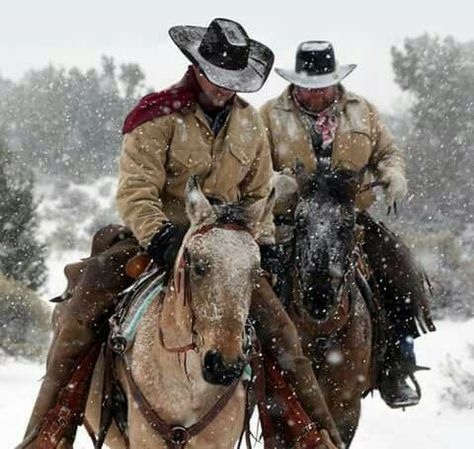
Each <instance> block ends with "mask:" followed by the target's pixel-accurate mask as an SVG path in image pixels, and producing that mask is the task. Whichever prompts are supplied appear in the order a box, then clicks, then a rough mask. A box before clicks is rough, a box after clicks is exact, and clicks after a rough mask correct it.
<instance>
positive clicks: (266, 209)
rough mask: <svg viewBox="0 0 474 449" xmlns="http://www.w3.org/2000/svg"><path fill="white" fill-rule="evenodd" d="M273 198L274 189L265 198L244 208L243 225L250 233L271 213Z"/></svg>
mask: <svg viewBox="0 0 474 449" xmlns="http://www.w3.org/2000/svg"><path fill="white" fill-rule="evenodd" d="M275 197H276V195H275V189H272V191H271V192H270V195H269V196H268V197H267V198H261V199H259V200H257V201H255V202H253V203H252V204H249V205H248V206H246V207H245V223H246V224H247V225H248V227H249V228H250V229H251V230H252V231H253V230H257V229H258V223H259V222H260V221H261V220H262V218H264V217H266V216H267V215H268V214H270V213H272V212H273V207H274V206H275Z"/></svg>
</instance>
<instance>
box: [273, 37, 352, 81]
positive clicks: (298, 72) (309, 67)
mask: <svg viewBox="0 0 474 449" xmlns="http://www.w3.org/2000/svg"><path fill="white" fill-rule="evenodd" d="M356 67H357V65H356V64H348V65H338V64H337V61H336V56H335V53H334V47H333V45H332V44H331V42H329V41H306V42H302V43H301V44H300V45H299V46H298V49H297V50H296V62H295V69H294V70H289V69H280V68H277V69H275V71H276V72H277V73H278V74H279V75H280V76H281V77H283V78H284V79H285V80H287V81H289V82H290V83H292V84H295V85H297V86H300V87H305V88H308V89H322V88H324V87H329V86H333V85H335V84H339V83H340V82H341V81H342V80H343V79H344V78H346V77H347V76H348V75H349V74H350V73H351V72H352V71H353V70H354V69H355V68H356Z"/></svg>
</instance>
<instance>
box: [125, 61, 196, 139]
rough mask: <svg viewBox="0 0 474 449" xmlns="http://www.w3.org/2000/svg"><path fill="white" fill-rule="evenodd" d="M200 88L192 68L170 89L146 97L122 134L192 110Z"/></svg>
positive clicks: (128, 117)
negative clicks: (178, 112)
mask: <svg viewBox="0 0 474 449" xmlns="http://www.w3.org/2000/svg"><path fill="white" fill-rule="evenodd" d="M198 92H199V87H198V85H197V83H196V79H195V77H194V73H193V70H192V67H191V66H190V67H189V68H188V70H187V72H186V74H185V75H184V77H183V79H182V80H181V81H179V82H178V83H176V84H174V85H173V86H171V87H169V88H168V89H165V90H162V91H161V92H154V93H151V94H148V95H146V96H144V97H143V98H142V99H141V100H140V102H139V103H138V105H137V106H135V107H134V108H133V109H132V111H131V112H130V113H129V114H128V115H127V118H126V119H125V122H124V124H123V129H122V132H123V134H127V133H129V132H132V131H133V130H134V129H135V128H137V127H138V126H140V125H143V124H144V123H146V122H149V121H151V120H153V119H155V118H157V117H162V116H164V115H169V114H172V113H173V112H177V111H182V110H183V109H186V108H190V107H192V106H193V104H194V103H195V102H196V98H197V93H198Z"/></svg>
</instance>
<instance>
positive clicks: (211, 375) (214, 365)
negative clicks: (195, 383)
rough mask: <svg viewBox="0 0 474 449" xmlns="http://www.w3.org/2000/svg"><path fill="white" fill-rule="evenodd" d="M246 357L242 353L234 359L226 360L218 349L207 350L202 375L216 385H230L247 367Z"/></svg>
mask: <svg viewBox="0 0 474 449" xmlns="http://www.w3.org/2000/svg"><path fill="white" fill-rule="evenodd" d="M245 363H246V359H245V357H244V356H243V355H240V356H239V357H238V358H237V359H236V360H234V361H231V362H229V361H226V360H225V359H224V357H223V356H222V354H221V353H220V352H218V351H207V353H206V355H205V356H204V367H203V370H202V375H203V377H204V380H205V381H206V382H209V383H211V384H214V385H230V384H231V383H232V382H234V380H236V379H238V378H239V377H240V376H241V375H242V372H243V369H244V367H245Z"/></svg>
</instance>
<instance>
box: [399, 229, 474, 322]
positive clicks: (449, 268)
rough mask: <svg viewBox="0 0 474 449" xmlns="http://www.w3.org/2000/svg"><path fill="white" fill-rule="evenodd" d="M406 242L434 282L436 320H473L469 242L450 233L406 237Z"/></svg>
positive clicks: (473, 282) (473, 270) (472, 266)
mask: <svg viewBox="0 0 474 449" xmlns="http://www.w3.org/2000/svg"><path fill="white" fill-rule="evenodd" d="M404 240H405V242H406V243H407V244H408V246H409V247H410V248H411V249H412V250H413V253H414V255H415V257H416V259H417V260H418V261H419V262H420V263H421V265H422V266H423V267H424V269H425V270H426V272H427V274H428V276H429V278H430V280H431V284H432V286H433V301H432V305H433V309H434V314H435V317H436V318H443V317H445V316H447V315H451V316H458V317H464V318H470V317H472V316H474V300H473V297H472V291H474V261H473V259H472V256H470V255H469V252H470V249H469V246H468V243H469V242H464V241H463V240H462V239H460V238H459V237H457V236H455V235H454V234H453V233H452V232H450V231H448V230H443V231H439V232H426V233H423V234H421V233H420V234H407V235H404Z"/></svg>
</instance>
